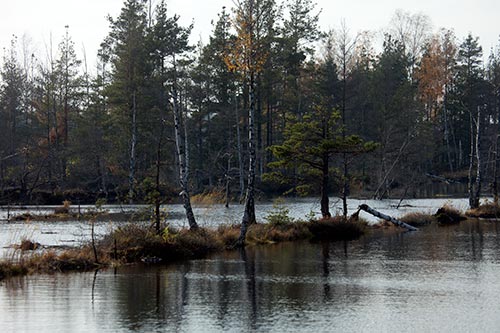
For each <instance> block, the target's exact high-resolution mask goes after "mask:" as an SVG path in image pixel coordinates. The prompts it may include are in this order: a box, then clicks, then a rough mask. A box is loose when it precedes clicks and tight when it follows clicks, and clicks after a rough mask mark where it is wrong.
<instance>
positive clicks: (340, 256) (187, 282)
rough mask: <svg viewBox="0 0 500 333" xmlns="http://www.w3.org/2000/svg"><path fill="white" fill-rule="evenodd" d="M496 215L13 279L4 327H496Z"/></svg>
mask: <svg viewBox="0 0 500 333" xmlns="http://www.w3.org/2000/svg"><path fill="white" fill-rule="evenodd" d="M499 230H500V228H499V226H498V225H497V224H496V223H495V222H486V221H466V222H462V223H461V224H460V225H459V226H453V227H437V226H436V227H434V226H431V227H427V228H423V229H421V231H419V232H414V233H388V232H384V231H380V230H378V231H374V232H373V233H370V234H368V235H367V236H365V237H363V238H361V239H359V240H357V241H353V242H349V243H343V242H340V243H330V244H318V243H309V242H303V243H294V244H290V243H285V244H278V245H269V246H264V247H249V248H247V249H246V251H244V252H237V251H235V252H228V253H222V254H217V255H213V256H211V257H209V258H207V259H201V260H193V261H187V262H181V263H176V264H170V265H167V266H145V265H135V266H128V267H120V268H117V269H109V270H105V271H100V272H96V273H94V272H90V273H78V274H56V275H39V276H29V277H22V278H16V279H9V280H6V281H3V282H1V283H0V318H1V323H0V325H1V326H0V331H1V332H24V331H36V332H97V331H98V332H131V331H132V332H174V331H175V332H177V331H180V332H220V331H231V332H242V331H259V332H270V331H272V332H281V331H287V332H498V331H500V316H499V315H498V311H499V308H500V238H499Z"/></svg>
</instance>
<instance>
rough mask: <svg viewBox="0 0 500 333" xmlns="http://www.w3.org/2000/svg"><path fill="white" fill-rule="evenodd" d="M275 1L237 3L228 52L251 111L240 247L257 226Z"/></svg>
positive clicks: (228, 63) (249, 113) (253, 0)
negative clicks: (259, 153) (264, 81)
mask: <svg viewBox="0 0 500 333" xmlns="http://www.w3.org/2000/svg"><path fill="white" fill-rule="evenodd" d="M273 8H274V1H272V0H241V1H240V0H237V1H235V8H234V18H233V22H232V23H233V24H232V25H233V28H234V29H235V30H236V38H235V39H234V42H233V43H232V45H230V46H229V49H228V50H227V55H226V57H225V60H226V64H227V66H228V68H229V69H231V70H233V71H236V72H238V73H240V75H241V77H242V79H243V80H244V82H246V83H247V84H248V87H249V101H248V105H249V110H248V151H249V167H248V185H247V191H246V197H245V211H244V213H243V218H242V221H241V232H240V236H239V238H238V241H237V245H238V246H244V245H245V237H246V233H247V229H248V226H249V225H250V224H253V223H255V222H256V221H255V167H256V141H255V102H256V101H255V92H256V76H257V75H258V73H260V72H261V71H262V68H263V65H264V64H265V62H266V59H267V56H268V52H267V50H266V49H265V45H266V44H265V42H264V40H265V39H264V37H265V32H266V31H267V27H268V24H267V23H268V20H269V19H271V17H272V11H273Z"/></svg>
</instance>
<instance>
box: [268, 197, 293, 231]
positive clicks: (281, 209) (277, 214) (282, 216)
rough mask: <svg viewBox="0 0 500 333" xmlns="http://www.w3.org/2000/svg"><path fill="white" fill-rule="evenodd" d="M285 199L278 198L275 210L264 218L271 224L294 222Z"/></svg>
mask: <svg viewBox="0 0 500 333" xmlns="http://www.w3.org/2000/svg"><path fill="white" fill-rule="evenodd" d="M284 203H285V202H284V200H283V199H276V200H275V201H274V203H273V210H272V211H271V212H270V213H269V214H268V215H267V216H266V217H264V219H265V220H266V221H267V223H269V224H271V225H276V226H278V225H287V224H291V223H293V222H294V219H293V218H292V217H291V216H290V210H289V209H288V208H287V207H286V206H285V204H284Z"/></svg>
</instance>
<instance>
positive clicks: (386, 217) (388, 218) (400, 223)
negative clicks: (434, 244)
mask: <svg viewBox="0 0 500 333" xmlns="http://www.w3.org/2000/svg"><path fill="white" fill-rule="evenodd" d="M359 210H364V211H365V212H367V213H368V214H372V215H373V216H376V217H378V218H381V219H383V220H386V221H389V222H391V223H393V224H395V225H397V226H398V227H402V228H406V229H407V230H409V231H418V229H417V228H415V227H413V226H411V225H409V224H407V223H404V222H403V221H400V220H398V219H395V218H393V217H391V216H389V215H385V214H382V213H381V212H379V211H376V210H375V209H373V208H371V207H369V206H368V205H365V204H363V205H360V206H359V207H358V212H359Z"/></svg>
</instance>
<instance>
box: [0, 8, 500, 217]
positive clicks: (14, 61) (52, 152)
mask: <svg viewBox="0 0 500 333" xmlns="http://www.w3.org/2000/svg"><path fill="white" fill-rule="evenodd" d="M238 5H239V6H241V8H239V10H238ZM235 6H236V7H235V8H232V9H226V8H223V9H222V11H221V13H220V14H219V16H218V18H217V19H216V20H215V23H214V25H213V31H212V33H211V36H210V39H209V41H208V43H207V44H206V45H202V44H201V43H200V44H199V45H196V46H193V45H190V44H189V36H190V33H191V30H192V26H187V27H183V26H180V24H179V17H178V16H176V15H175V14H173V13H171V12H170V11H169V10H168V6H167V5H166V3H165V1H161V2H160V3H159V4H158V6H157V8H156V9H155V11H154V14H153V15H152V16H150V15H149V13H148V8H147V4H146V3H145V1H142V0H125V1H124V4H123V8H122V10H121V13H120V14H119V16H118V17H116V18H109V23H110V31H109V34H108V36H107V37H106V38H105V40H104V41H103V42H102V44H101V48H100V50H99V53H98V61H97V64H95V68H96V69H97V72H96V74H90V73H89V72H90V71H89V67H90V66H93V64H87V62H86V59H79V58H78V57H77V55H76V52H75V43H74V42H73V40H72V38H71V35H70V31H69V29H67V31H66V34H65V35H64V36H63V37H62V39H61V41H60V43H59V44H58V46H57V50H49V51H48V56H47V58H48V60H47V61H42V60H40V59H41V58H42V57H41V56H40V55H36V54H33V55H31V54H23V55H19V54H18V50H19V45H18V41H17V40H16V39H15V38H14V39H13V40H12V43H11V46H10V48H9V49H7V50H5V52H4V57H3V61H2V65H1V68H0V203H1V204H10V203H34V202H39V203H48V202H52V203H60V201H62V199H64V198H69V199H71V200H78V201H82V202H87V203H93V202H95V201H96V200H97V199H98V198H105V199H107V200H108V201H110V202H117V201H119V202H148V203H151V204H155V206H156V207H157V209H159V206H160V205H161V204H162V203H165V202H168V201H172V200H177V197H178V194H179V193H182V195H183V197H187V198H188V199H189V193H194V194H199V193H207V192H209V191H226V192H228V193H230V194H229V195H230V196H231V197H232V198H233V199H234V200H237V201H238V200H239V201H241V200H242V199H243V197H244V193H245V190H246V189H247V187H248V186H250V187H252V188H253V186H255V192H256V195H266V194H269V195H272V194H276V195H280V194H283V193H291V194H295V195H303V194H310V195H316V194H318V193H320V188H323V189H324V188H325V187H326V188H327V191H328V192H329V193H330V194H336V195H339V196H344V197H345V198H347V196H349V195H353V194H357V195H364V196H373V197H376V198H385V197H390V196H394V195H398V196H403V195H412V193H416V189H418V188H419V187H420V186H424V184H426V183H428V182H429V181H431V180H432V179H434V180H436V179H441V180H443V181H444V182H454V181H458V182H463V184H464V189H465V184H466V186H467V191H468V193H469V197H470V204H471V206H475V205H477V204H478V202H479V201H478V200H479V199H478V198H479V196H480V195H481V193H486V192H487V193H490V195H492V196H493V197H494V198H495V200H497V197H498V184H497V178H498V158H497V156H498V151H499V149H500V148H499V145H498V134H499V133H500V128H499V126H500V48H499V49H497V50H494V51H492V52H491V53H490V55H489V57H488V58H487V59H488V60H487V61H486V62H485V63H483V55H484V51H483V50H482V48H481V46H480V44H479V40H478V38H477V37H474V36H473V35H472V34H469V35H468V36H466V37H465V38H464V39H463V40H459V39H458V38H457V37H456V36H455V35H454V33H453V31H452V30H445V29H440V30H438V31H431V28H430V23H429V19H428V18H427V17H426V16H425V15H422V14H411V13H407V12H404V11H398V12H396V13H395V15H394V18H393V20H392V21H391V22H390V28H389V29H388V30H387V31H386V32H385V37H384V44H383V48H382V50H381V51H380V52H375V51H374V46H373V36H372V34H370V33H360V34H351V33H350V31H349V29H348V27H346V26H345V24H342V25H341V27H340V28H339V29H337V30H331V31H326V32H325V31H321V30H320V28H319V26H318V17H319V15H320V14H322V15H324V14H325V13H321V10H320V9H319V8H316V6H315V4H314V3H313V2H312V1H311V0H284V1H275V0H240V1H236V2H235ZM244 6H250V7H244ZM244 10H246V12H245V11H244ZM242 13H246V14H245V15H247V16H245V15H243V14H242ZM249 113H250V114H251V115H252V116H251V117H249ZM318 115H321V116H318ZM321 119H327V123H328V124H327V126H323V125H325V123H321V121H320V120H321ZM308 121H309V122H311V123H312V121H314V122H316V123H317V125H318V126H323V127H324V130H323V132H324V133H326V132H325V131H328V138H330V139H329V140H334V141H329V143H328V144H330V145H333V146H334V147H335V149H333V148H332V147H331V146H329V148H328V149H330V151H334V152H335V153H332V154H330V155H328V157H327V161H326V162H327V163H322V164H321V165H326V166H327V167H326V168H327V170H322V172H323V174H325V172H326V173H327V174H328V176H329V177H326V178H325V177H319V173H318V171H317V170H319V169H318V168H317V165H318V164H317V163H316V162H315V161H314V160H308V161H297V160H295V161H292V160H290V161H289V163H285V164H286V167H285V164H284V163H277V162H280V159H282V158H283V156H279V154H276V151H279V147H283V145H284V144H285V143H287V142H288V143H290V142H292V141H290V139H291V138H293V140H298V138H299V139H300V140H302V142H300V145H298V146H300V147H306V148H307V149H311V151H312V153H313V154H312V155H311V156H314V154H316V153H317V152H318V151H321V150H322V149H323V150H324V149H325V147H324V145H325V144H327V143H326V142H325V141H324V140H323V141H321V140H320V139H315V136H314V135H298V134H301V133H297V131H299V132H300V131H305V130H306V129H307V130H309V131H311V132H310V133H314V131H313V130H314V129H311V128H308V127H307V126H305V127H304V126H297V124H301V123H304V122H308ZM309 127H310V126H309ZM318 129H319V128H318ZM249 130H251V132H252V137H251V138H252V139H249V136H248V132H249ZM294 131H295V132H294ZM302 134H304V133H302ZM325 135H326V134H325ZM320 136H321V135H320ZM323 138H325V136H323ZM348 138H351V139H352V138H356V140H360V141H355V142H356V143H357V144H361V143H362V142H372V143H375V144H376V149H374V150H373V149H367V150H366V153H363V154H349V153H348V152H349V149H348V148H346V145H345V140H346V139H348ZM342 139H343V140H344V141H342ZM249 140H250V141H249ZM294 142H295V143H297V142H296V141H294ZM249 143H253V144H251V145H249ZM298 146H297V147H298ZM249 147H250V149H249ZM288 148H290V147H288ZM372 148H375V147H374V146H373V147H372ZM342 149H344V150H342ZM368 151H370V152H368ZM273 152H274V154H273ZM292 152H293V149H292ZM316 155H317V154H316ZM354 155H356V156H354ZM301 156H302V157H303V158H306V157H305V156H306V155H301ZM281 161H282V160H281ZM304 162H306V163H304ZM323 162H325V161H323ZM305 164H308V165H309V167H308V168H305V167H304V165H305ZM311 165H312V166H313V167H310V166H311ZM249 166H252V168H250V169H249ZM315 170H316V171H315ZM249 172H250V173H254V176H255V181H254V182H252V183H248V185H247V177H248V176H249ZM278 175H279V177H278ZM320 179H323V183H320V182H318V181H319V180H320ZM325 179H326V180H325ZM465 194H466V193H465V192H464V195H465ZM247 197H248V196H247ZM53 201H58V202H53ZM250 204H252V203H250ZM252 218H253V219H254V218H255V217H254V216H253V217H252V216H251V213H250V216H249V219H250V220H252Z"/></svg>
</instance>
